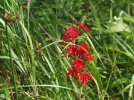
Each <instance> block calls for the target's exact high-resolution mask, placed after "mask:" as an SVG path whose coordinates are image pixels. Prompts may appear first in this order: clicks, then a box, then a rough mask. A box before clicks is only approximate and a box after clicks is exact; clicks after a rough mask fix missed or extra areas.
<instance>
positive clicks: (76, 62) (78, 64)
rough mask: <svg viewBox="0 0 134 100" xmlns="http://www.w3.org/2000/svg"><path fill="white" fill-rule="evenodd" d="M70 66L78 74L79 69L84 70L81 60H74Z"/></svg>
mask: <svg viewBox="0 0 134 100" xmlns="http://www.w3.org/2000/svg"><path fill="white" fill-rule="evenodd" d="M71 66H72V67H74V68H75V69H76V70H77V71H78V72H80V68H82V69H84V68H85V64H84V63H83V62H82V61H81V60H74V61H73V62H72V63H71Z"/></svg>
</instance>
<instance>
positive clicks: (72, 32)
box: [62, 23, 79, 42]
mask: <svg viewBox="0 0 134 100" xmlns="http://www.w3.org/2000/svg"><path fill="white" fill-rule="evenodd" d="M78 36H79V33H78V32H77V30H76V29H75V28H74V26H73V23H72V27H71V28H69V29H68V30H67V31H65V33H64V35H63V37H62V39H63V40H65V41H67V42H74V40H75V38H77V37H78Z"/></svg>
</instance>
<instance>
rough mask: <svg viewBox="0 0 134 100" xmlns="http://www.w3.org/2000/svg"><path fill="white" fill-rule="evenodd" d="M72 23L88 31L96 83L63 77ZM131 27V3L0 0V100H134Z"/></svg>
mask: <svg viewBox="0 0 134 100" xmlns="http://www.w3.org/2000/svg"><path fill="white" fill-rule="evenodd" d="M72 20H74V22H75V24H76V25H79V23H80V21H81V20H83V21H84V23H85V24H86V25H87V26H88V27H89V28H90V33H89V34H83V35H82V36H81V37H80V38H85V41H86V42H87V43H88V44H89V47H90V51H91V52H92V56H93V57H94V59H95V61H94V62H86V63H87V65H88V66H87V67H88V70H89V71H91V72H92V74H93V75H94V77H95V79H96V80H97V84H95V83H94V82H88V83H87V85H85V86H82V85H81V84H80V82H78V81H76V80H74V79H73V78H70V77H66V72H67V69H68V68H69V67H70V62H69V61H68V59H69V58H68V57H67V56H66V55H65V53H64V51H65V49H66V48H65V47H62V46H60V45H58V44H57V43H58V41H60V40H61V36H62V35H63V33H64V31H65V30H66V29H67V28H68V27H69V26H71V23H72ZM133 27H134V1H133V0H31V1H30V0H0V100H5V99H6V100H10V99H11V100H132V99H133V100H134V89H133V85H134V28H133ZM66 46H67V45H66Z"/></svg>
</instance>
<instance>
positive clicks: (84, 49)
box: [79, 43, 88, 53]
mask: <svg viewBox="0 0 134 100" xmlns="http://www.w3.org/2000/svg"><path fill="white" fill-rule="evenodd" d="M79 48H80V52H82V53H87V52H88V47H87V46H86V44H85V43H81V44H80V45H79Z"/></svg>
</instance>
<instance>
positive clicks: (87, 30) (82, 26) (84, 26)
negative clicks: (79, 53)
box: [79, 22, 90, 33]
mask: <svg viewBox="0 0 134 100" xmlns="http://www.w3.org/2000/svg"><path fill="white" fill-rule="evenodd" d="M81 28H83V29H84V31H85V32H87V33H89V32H90V30H89V28H88V27H87V26H86V25H85V24H83V23H82V22H80V25H79V31H80V30H81Z"/></svg>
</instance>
